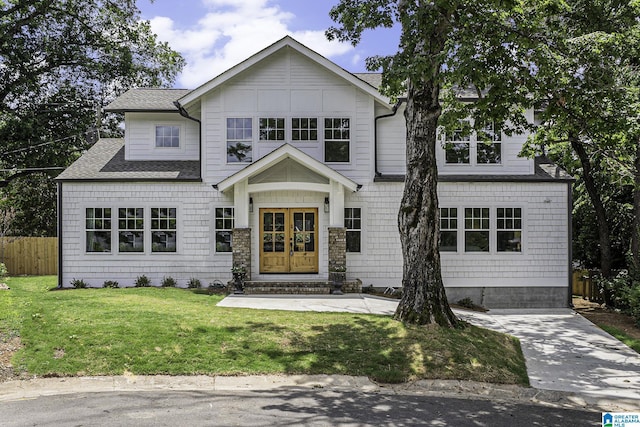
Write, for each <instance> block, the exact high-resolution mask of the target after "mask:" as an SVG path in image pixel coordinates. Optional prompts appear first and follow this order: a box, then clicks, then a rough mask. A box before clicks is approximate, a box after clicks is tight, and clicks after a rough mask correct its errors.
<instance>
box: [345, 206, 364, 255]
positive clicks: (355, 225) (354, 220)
mask: <svg viewBox="0 0 640 427" xmlns="http://www.w3.org/2000/svg"><path fill="white" fill-rule="evenodd" d="M344 227H345V228H346V229H347V236H346V237H347V252H361V251H362V210H361V209H360V208H345V209H344Z"/></svg>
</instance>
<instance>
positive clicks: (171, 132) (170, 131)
mask: <svg viewBox="0 0 640 427" xmlns="http://www.w3.org/2000/svg"><path fill="white" fill-rule="evenodd" d="M156 147H159V148H163V147H170V148H177V147H180V126H169V125H157V126H156Z"/></svg>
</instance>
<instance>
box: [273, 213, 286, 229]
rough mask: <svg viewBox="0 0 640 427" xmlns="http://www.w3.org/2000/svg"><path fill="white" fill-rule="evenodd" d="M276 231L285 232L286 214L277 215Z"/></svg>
mask: <svg viewBox="0 0 640 427" xmlns="http://www.w3.org/2000/svg"><path fill="white" fill-rule="evenodd" d="M275 230H276V231H284V213H276V219H275Z"/></svg>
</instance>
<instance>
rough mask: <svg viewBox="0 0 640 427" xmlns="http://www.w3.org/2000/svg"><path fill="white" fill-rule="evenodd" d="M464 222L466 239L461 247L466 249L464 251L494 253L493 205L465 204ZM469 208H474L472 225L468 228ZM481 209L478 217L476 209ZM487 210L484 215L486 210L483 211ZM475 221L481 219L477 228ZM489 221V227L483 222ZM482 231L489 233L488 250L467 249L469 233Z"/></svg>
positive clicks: (468, 252) (469, 252) (467, 252)
mask: <svg viewBox="0 0 640 427" xmlns="http://www.w3.org/2000/svg"><path fill="white" fill-rule="evenodd" d="M463 209H464V210H463V221H464V222H463V223H462V227H463V232H464V239H463V240H464V241H463V247H462V248H461V249H462V251H464V253H466V254H489V253H492V252H494V251H492V248H493V242H492V240H493V239H492V236H493V233H492V226H491V225H492V224H491V218H492V215H491V212H492V210H494V208H492V207H491V206H465V207H464V208H463ZM467 209H471V210H472V212H471V213H472V216H471V218H470V219H471V227H470V228H468V227H467ZM477 209H479V210H480V215H479V216H478V217H476V216H475V210H477ZM485 209H486V210H487V216H486V217H485V216H484V212H482V211H483V210H485ZM475 221H480V225H481V226H480V227H478V228H476V227H475V225H474V224H475ZM484 221H487V227H484V226H483V225H484V224H483V222H484ZM480 232H486V233H488V235H487V239H488V240H487V250H486V251H469V250H467V233H480Z"/></svg>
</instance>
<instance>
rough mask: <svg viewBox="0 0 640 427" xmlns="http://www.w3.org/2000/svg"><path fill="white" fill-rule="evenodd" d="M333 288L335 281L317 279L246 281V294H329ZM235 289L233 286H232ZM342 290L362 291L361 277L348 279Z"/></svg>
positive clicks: (349, 291) (351, 292) (350, 291)
mask: <svg viewBox="0 0 640 427" xmlns="http://www.w3.org/2000/svg"><path fill="white" fill-rule="evenodd" d="M332 290H333V283H331V282H329V281H326V280H317V281H266V280H251V281H247V282H244V293H245V295H261V294H262V295H277V294H280V295H323V294H324V295H328V294H330V293H331V291H332ZM231 291H233V286H231ZM342 292H343V293H345V294H347V293H349V294H353V293H361V292H362V281H361V280H360V279H347V280H346V281H345V282H344V283H343V285H342Z"/></svg>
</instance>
